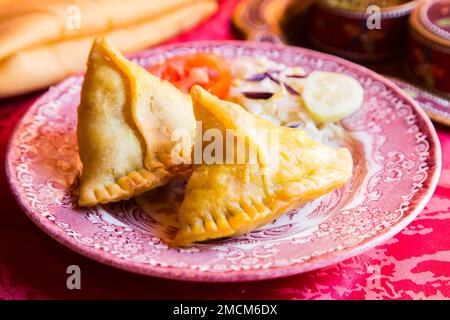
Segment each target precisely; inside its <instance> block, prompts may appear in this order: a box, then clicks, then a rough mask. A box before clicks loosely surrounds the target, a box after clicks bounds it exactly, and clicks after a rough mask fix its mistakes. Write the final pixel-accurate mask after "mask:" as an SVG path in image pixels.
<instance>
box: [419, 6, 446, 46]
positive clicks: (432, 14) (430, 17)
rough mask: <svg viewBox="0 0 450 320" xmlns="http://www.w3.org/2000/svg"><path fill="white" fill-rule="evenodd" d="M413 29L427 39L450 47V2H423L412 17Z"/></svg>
mask: <svg viewBox="0 0 450 320" xmlns="http://www.w3.org/2000/svg"><path fill="white" fill-rule="evenodd" d="M411 27H412V28H413V29H414V30H415V31H416V32H418V33H419V34H420V35H421V36H422V37H424V38H425V39H427V40H429V41H431V42H433V43H435V44H439V45H441V46H444V47H450V0H429V1H423V2H422V3H421V4H420V5H419V6H418V7H417V9H416V10H414V11H413V13H412V15H411Z"/></svg>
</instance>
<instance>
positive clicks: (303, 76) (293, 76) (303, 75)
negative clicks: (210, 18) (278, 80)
mask: <svg viewBox="0 0 450 320" xmlns="http://www.w3.org/2000/svg"><path fill="white" fill-rule="evenodd" d="M307 76H308V75H307V74H306V73H305V74H288V75H286V77H287V78H297V79H303V78H306V77H307Z"/></svg>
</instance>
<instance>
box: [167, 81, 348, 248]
mask: <svg viewBox="0 0 450 320" xmlns="http://www.w3.org/2000/svg"><path fill="white" fill-rule="evenodd" d="M191 97H192V100H193V105H194V114H195V116H196V119H197V120H198V121H201V122H202V130H203V133H205V132H206V131H207V130H208V129H211V128H215V129H219V130H220V131H221V132H222V134H223V136H224V137H225V136H226V130H227V129H232V130H234V131H233V132H234V137H235V138H236V140H237V141H239V139H243V141H244V142H245V143H241V144H239V143H235V144H234V146H232V147H231V148H232V149H231V148H230V147H228V146H226V143H225V142H224V143H223V145H224V146H225V147H224V152H225V153H229V152H230V151H233V150H234V154H235V155H237V154H238V153H239V152H240V154H241V155H242V154H244V157H243V159H244V161H243V162H240V163H241V164H239V162H238V161H237V158H236V157H235V156H233V157H234V158H235V159H234V162H235V163H234V164H205V163H202V164H194V169H193V173H192V176H191V177H190V179H189V182H188V185H187V188H186V193H185V197H184V200H183V203H182V204H181V207H180V209H179V222H180V230H179V231H178V234H177V235H176V238H175V241H174V245H178V246H184V245H188V244H190V243H192V242H196V241H203V240H208V239H215V238H221V237H227V236H233V235H238V234H243V233H246V232H249V231H252V230H254V229H256V228H258V227H260V226H262V225H264V224H266V223H269V222H270V221H272V220H274V219H276V218H278V217H279V216H280V215H281V214H283V213H284V212H286V211H287V210H289V209H290V208H293V207H296V206H299V205H300V204H302V203H304V202H306V201H308V200H311V199H314V198H317V197H319V196H321V195H323V194H325V193H327V192H330V191H331V190H333V189H335V188H337V187H339V186H341V185H343V184H344V183H345V182H346V181H347V180H348V179H350V177H351V176H352V166H353V160H352V157H351V155H350V152H349V150H347V149H345V148H339V149H333V148H331V147H328V146H326V145H324V144H322V143H320V142H317V141H315V140H313V139H311V138H309V137H308V135H307V134H306V132H305V131H303V130H299V129H293V128H287V127H280V126H276V125H274V124H272V123H271V122H269V121H266V120H263V119H261V118H258V117H256V116H253V115H251V114H250V113H248V112H247V111H245V110H244V109H243V108H242V107H241V106H239V105H237V104H234V103H231V102H225V101H221V100H220V99H218V98H217V97H215V96H213V95H211V94H210V93H208V92H207V91H205V90H203V89H202V88H201V87H199V86H194V87H193V88H192V90H191ZM264 132H271V133H267V134H266V136H267V137H269V136H271V135H272V134H274V135H275V136H277V137H278V140H277V141H276V142H277V143H274V144H271V143H269V142H270V141H271V140H270V139H261V138H258V134H261V133H264ZM263 136H264V135H263ZM198 138H201V137H198ZM198 138H197V139H198ZM275 140H276V139H275ZM241 141H242V140H241ZM197 145H198V144H197V142H196V144H195V147H194V149H196V148H197ZM243 147H244V148H245V149H243ZM200 148H202V147H201V144H200ZM205 150H206V146H205V144H203V148H202V150H201V151H203V156H205ZM195 152H198V150H194V153H195ZM252 152H253V154H254V155H256V156H254V157H253V158H252V157H251V154H252ZM252 159H253V161H252ZM195 163H197V162H195Z"/></svg>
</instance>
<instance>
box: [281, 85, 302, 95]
mask: <svg viewBox="0 0 450 320" xmlns="http://www.w3.org/2000/svg"><path fill="white" fill-rule="evenodd" d="M283 85H284V87H285V88H286V90H287V91H288V92H289V93H290V94H292V95H294V96H299V95H300V93H298V91H297V90H295V89H294V88H292V87H291V86H290V85H288V84H286V83H284V82H283Z"/></svg>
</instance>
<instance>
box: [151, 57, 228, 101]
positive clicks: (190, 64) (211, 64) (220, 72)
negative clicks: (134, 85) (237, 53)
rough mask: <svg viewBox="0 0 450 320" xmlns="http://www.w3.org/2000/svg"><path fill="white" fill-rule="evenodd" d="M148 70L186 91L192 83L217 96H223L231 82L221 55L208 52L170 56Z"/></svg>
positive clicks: (226, 65) (226, 64)
mask: <svg viewBox="0 0 450 320" xmlns="http://www.w3.org/2000/svg"><path fill="white" fill-rule="evenodd" d="M148 70H149V71H150V72H151V73H153V74H154V75H156V76H157V77H159V78H161V79H164V80H168V81H170V82H172V83H173V84H174V85H175V86H176V87H177V88H178V89H180V90H182V91H184V92H187V93H188V92H189V90H190V89H191V87H192V86H193V85H195V84H198V85H200V86H202V87H203V88H204V89H205V90H208V91H209V92H211V93H212V94H214V95H216V96H217V97H219V98H224V97H225V96H226V95H227V94H228V90H229V88H230V83H231V71H230V67H229V66H228V63H227V62H226V61H225V60H224V59H223V58H222V57H219V56H216V55H214V54H210V53H199V54H192V55H186V56H179V57H174V58H170V59H167V60H165V61H163V62H162V63H159V64H156V65H154V66H151V67H150V68H149V69H148Z"/></svg>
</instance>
